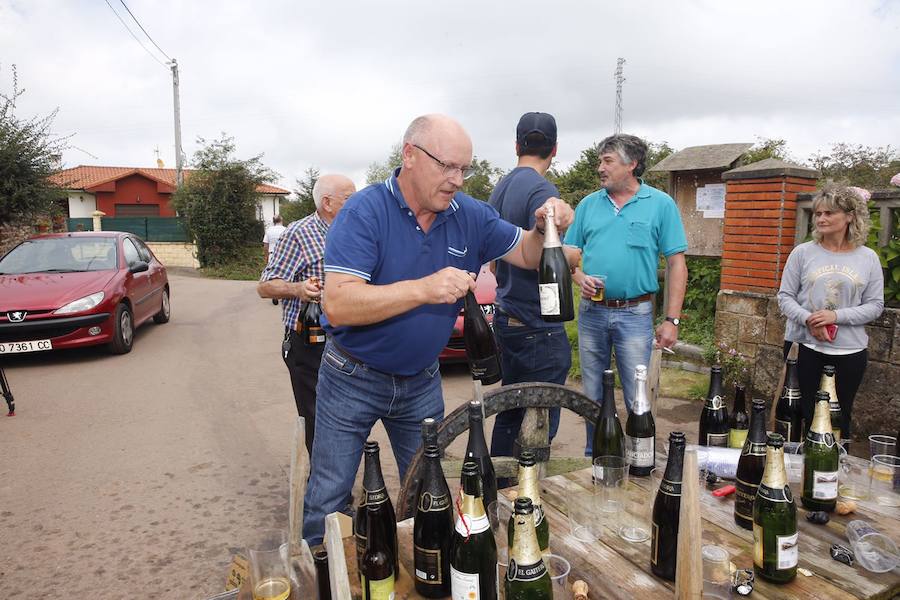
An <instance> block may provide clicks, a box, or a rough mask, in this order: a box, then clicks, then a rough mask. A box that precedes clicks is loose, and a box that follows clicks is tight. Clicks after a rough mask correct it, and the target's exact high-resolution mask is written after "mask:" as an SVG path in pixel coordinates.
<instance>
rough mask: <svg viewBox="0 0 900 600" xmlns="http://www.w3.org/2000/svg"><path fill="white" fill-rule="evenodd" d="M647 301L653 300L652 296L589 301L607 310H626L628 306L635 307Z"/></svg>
mask: <svg viewBox="0 0 900 600" xmlns="http://www.w3.org/2000/svg"><path fill="white" fill-rule="evenodd" d="M649 300H653V294H644V295H643V296H637V297H636V298H628V299H626V300H621V299H614V298H607V299H606V300H591V302H594V303H596V304H599V305H601V306H606V307H608V308H627V307H629V306H636V305H638V304H640V303H641V302H647V301H649Z"/></svg>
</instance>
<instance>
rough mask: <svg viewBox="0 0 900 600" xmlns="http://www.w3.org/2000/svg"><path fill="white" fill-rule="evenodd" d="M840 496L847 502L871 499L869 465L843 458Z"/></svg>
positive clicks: (843, 456) (846, 457) (866, 462)
mask: <svg viewBox="0 0 900 600" xmlns="http://www.w3.org/2000/svg"><path fill="white" fill-rule="evenodd" d="M838 481H839V482H840V485H839V486H838V496H840V498H841V499H846V500H867V499H868V498H869V463H868V461H865V462H863V461H858V460H853V459H850V458H849V457H848V456H846V455H842V456H841V474H840V477H839V479H838Z"/></svg>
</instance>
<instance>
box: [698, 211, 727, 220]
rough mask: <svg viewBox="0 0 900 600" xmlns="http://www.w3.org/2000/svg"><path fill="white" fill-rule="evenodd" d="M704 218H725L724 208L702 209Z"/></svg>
mask: <svg viewBox="0 0 900 600" xmlns="http://www.w3.org/2000/svg"><path fill="white" fill-rule="evenodd" d="M703 218H704V219H724V218H725V210H724V209H722V210H704V211H703Z"/></svg>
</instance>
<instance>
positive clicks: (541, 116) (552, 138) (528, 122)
mask: <svg viewBox="0 0 900 600" xmlns="http://www.w3.org/2000/svg"><path fill="white" fill-rule="evenodd" d="M532 134H541V135H542V136H543V137H544V140H545V141H544V142H543V143H535V140H534V138H533V137H532V143H531V145H532V146H535V145H540V146H554V145H556V119H554V118H553V115H549V114H547V113H542V112H529V113H525V114H524V115H522V118H521V119H519V124H518V125H517V126H516V142H518V143H519V145H521V146H522V147H527V146H528V143H527V138H528V137H529V136H530V135H532Z"/></svg>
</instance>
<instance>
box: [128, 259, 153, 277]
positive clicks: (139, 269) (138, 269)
mask: <svg viewBox="0 0 900 600" xmlns="http://www.w3.org/2000/svg"><path fill="white" fill-rule="evenodd" d="M149 270H150V265H149V264H147V263H146V262H144V261H142V260H139V261H137V262H136V263H134V264H133V265H131V266H130V267H128V272H129V273H131V274H135V273H143V272H144V271H149Z"/></svg>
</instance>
